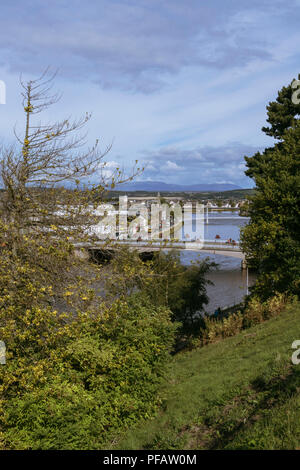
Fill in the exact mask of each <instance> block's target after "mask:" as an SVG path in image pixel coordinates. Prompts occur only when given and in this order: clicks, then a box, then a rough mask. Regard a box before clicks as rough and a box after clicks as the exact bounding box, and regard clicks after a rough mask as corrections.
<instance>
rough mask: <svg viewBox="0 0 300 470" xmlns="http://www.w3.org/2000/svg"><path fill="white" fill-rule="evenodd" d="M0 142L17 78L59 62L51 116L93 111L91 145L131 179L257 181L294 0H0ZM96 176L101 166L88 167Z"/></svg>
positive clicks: (296, 41)
mask: <svg viewBox="0 0 300 470" xmlns="http://www.w3.org/2000/svg"><path fill="white" fill-rule="evenodd" d="M1 18H2V24H1V29H0V80H2V81H3V82H4V83H5V85H6V104H0V140H1V141H2V142H4V143H7V142H11V141H12V140H13V138H14V134H13V127H14V126H15V125H16V129H17V130H18V131H19V132H20V133H21V134H22V132H23V127H22V125H23V122H24V112H23V109H22V105H21V96H20V92H21V89H20V83H19V79H20V74H22V78H23V80H25V81H26V80H30V79H35V78H37V77H38V76H40V75H41V73H42V72H43V71H44V70H45V69H46V67H48V66H49V67H50V69H51V70H52V71H56V70H57V71H58V73H57V76H56V78H55V84H54V87H55V90H57V91H59V92H61V93H62V97H61V100H60V101H59V102H58V103H56V104H55V105H53V107H52V108H49V109H48V110H47V111H46V112H45V116H44V117H43V119H44V120H45V121H47V122H51V121H56V120H57V119H60V118H64V117H69V116H72V117H77V116H80V115H82V114H84V113H85V112H91V113H92V118H91V120H90V121H89V123H88V130H89V133H88V138H87V139H88V144H90V145H92V144H93V143H94V141H95V140H96V139H99V142H100V145H101V146H102V148H103V149H105V148H106V146H108V145H110V144H111V143H112V149H111V151H110V152H109V154H108V155H107V157H106V159H107V160H108V161H109V164H108V168H114V167H115V166H121V167H122V168H125V169H128V171H130V170H129V169H130V168H131V167H132V165H133V162H134V161H135V160H136V159H137V160H138V161H139V163H140V164H141V166H145V170H144V172H143V174H142V175H140V176H139V177H138V180H147V181H150V180H152V181H163V182H166V183H177V184H185V185H186V184H201V183H205V184H208V183H230V184H236V185H238V186H240V187H243V188H247V187H252V186H253V182H252V181H251V180H250V179H249V178H247V177H246V176H245V175H244V171H245V165H244V156H245V155H247V156H251V155H253V154H254V153H255V152H256V151H257V150H262V149H264V148H265V147H268V146H271V145H273V140H272V138H270V137H268V136H266V135H265V134H264V133H263V132H261V127H262V126H264V125H265V124H266V117H267V115H266V105H267V104H268V102H269V101H272V100H274V99H275V98H276V96H277V92H278V90H280V89H281V88H282V86H284V85H288V84H289V83H290V82H291V81H292V80H293V79H294V78H298V74H299V73H300V27H299V25H300V0H290V1H289V2H287V1H286V0H268V1H266V0H259V1H257V0H251V2H249V1H244V0H226V2H224V1H223V0H211V1H209V2H208V1H204V0H136V1H134V0H86V1H85V2H82V1H78V0H72V1H70V0H68V1H66V0H52V1H51V2H50V3H49V2H45V1H42V0H39V1H38V0H32V1H30V0H22V1H17V0H15V1H13V0H2V1H1ZM93 178H94V181H95V182H97V175H95V176H94V177H93Z"/></svg>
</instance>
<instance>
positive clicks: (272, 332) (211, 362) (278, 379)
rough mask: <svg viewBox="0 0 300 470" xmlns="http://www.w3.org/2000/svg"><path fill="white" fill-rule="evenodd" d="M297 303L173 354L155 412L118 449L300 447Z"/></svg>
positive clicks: (299, 316) (299, 313)
mask: <svg viewBox="0 0 300 470" xmlns="http://www.w3.org/2000/svg"><path fill="white" fill-rule="evenodd" d="M296 339H300V304H294V305H293V306H289V307H288V308H287V309H286V310H285V311H284V312H283V313H282V314H281V315H280V316H278V317H276V318H273V319H271V320H269V321H267V322H265V323H262V324H260V325H257V326H255V327H253V328H251V329H248V330H245V331H243V332H242V333H240V334H238V335H236V336H234V337H232V338H228V339H226V340H223V341H220V342H219V343H216V344H211V345H208V346H205V347H204V348H202V349H200V350H196V351H191V352H186V353H182V354H179V355H177V356H175V357H174V358H173V359H172V362H171V364H170V371H169V375H168V380H167V383H166V384H165V386H164V389H163V394H164V402H163V405H162V409H161V411H160V413H159V414H158V416H157V417H155V418H154V419H152V420H148V421H146V422H144V423H140V424H139V425H138V426H136V427H135V428H134V429H130V430H129V431H128V432H127V433H126V436H124V438H123V439H122V440H120V441H119V442H118V443H117V444H114V447H117V448H121V449H295V448H299V447H300V365H292V363H291V355H292V353H293V350H292V349H291V345H292V342H293V341H294V340H296Z"/></svg>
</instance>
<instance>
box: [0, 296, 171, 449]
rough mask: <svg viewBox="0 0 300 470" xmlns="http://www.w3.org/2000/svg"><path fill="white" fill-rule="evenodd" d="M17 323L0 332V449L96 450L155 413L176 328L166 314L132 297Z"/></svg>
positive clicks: (29, 314) (43, 313) (32, 314)
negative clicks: (1, 349)
mask: <svg viewBox="0 0 300 470" xmlns="http://www.w3.org/2000/svg"><path fill="white" fill-rule="evenodd" d="M29 319H31V320H32V321H31V323H30V327H28V329H26V328H25V329H24V324H26V322H27V321H28V320H29ZM11 320H13V312H11ZM20 320H21V319H20V317H18V318H14V321H9V319H8V318H6V322H5V323H6V324H5V325H4V326H3V327H2V328H1V334H4V336H5V339H6V344H7V358H8V359H7V365H6V366H5V367H2V368H1V369H0V387H1V390H0V391H1V392H2V394H1V395H2V400H1V405H2V406H1V408H2V413H1V417H0V423H1V429H2V433H3V437H2V443H3V444H2V446H3V448H9V449H96V448H101V447H102V446H103V445H104V444H105V442H107V441H108V440H109V439H110V438H111V437H112V436H113V435H115V434H117V433H118V432H120V431H121V430H123V429H124V428H125V427H126V426H127V425H129V424H130V423H132V422H134V421H135V420H137V419H140V418H143V417H144V418H145V417H148V416H149V415H150V414H151V413H153V412H154V411H155V409H156V407H157V406H158V404H159V397H158V395H157V392H158V386H159V384H160V381H161V380H162V377H163V374H164V370H165V366H166V363H167V361H168V358H169V351H170V349H171V348H172V344H173V340H174V333H175V329H176V325H174V324H172V322H171V321H170V312H169V310H168V309H166V308H159V307H157V308H155V307H152V306H151V305H150V304H149V303H148V304H147V303H146V302H141V301H140V300H139V299H138V298H137V297H136V296H132V297H131V298H129V299H128V300H127V302H125V301H120V300H118V301H115V302H114V303H113V304H112V305H110V306H109V307H107V306H106V305H104V304H103V305H102V308H101V310H100V311H98V312H86V313H85V314H81V315H80V314H78V315H77V316H76V317H75V318H74V317H72V318H71V315H68V314H64V315H58V314H57V312H56V313H55V312H53V311H52V310H51V309H50V308H48V309H44V310H43V311H42V310H40V311H39V312H37V311H34V312H33V311H30V312H29V311H28V312H26V314H25V316H24V318H23V323H21V321H20ZM12 326H13V328H12ZM0 442H1V441H0Z"/></svg>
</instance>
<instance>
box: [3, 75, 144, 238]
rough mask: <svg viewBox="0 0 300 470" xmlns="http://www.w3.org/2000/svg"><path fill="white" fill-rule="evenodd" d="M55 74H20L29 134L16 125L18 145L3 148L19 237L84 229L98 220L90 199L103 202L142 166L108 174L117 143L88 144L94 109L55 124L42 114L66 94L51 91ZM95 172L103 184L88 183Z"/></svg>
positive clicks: (7, 210)
mask: <svg viewBox="0 0 300 470" xmlns="http://www.w3.org/2000/svg"><path fill="white" fill-rule="evenodd" d="M54 77H55V74H53V75H51V76H49V73H48V70H46V72H45V73H43V75H42V76H41V77H40V78H38V79H37V80H30V81H28V82H25V83H24V82H23V81H22V79H21V80H20V82H21V86H22V89H23V91H22V98H23V108H24V112H25V123H24V131H23V135H20V134H19V133H18V132H17V131H16V129H14V131H15V137H16V143H15V145H13V146H10V147H9V148H7V147H6V148H3V149H2V152H1V158H0V175H1V179H2V182H3V186H4V192H3V194H2V198H1V209H0V210H1V218H2V220H5V221H6V222H7V223H12V224H13V227H14V231H15V234H14V243H16V238H18V237H19V236H20V234H23V233H25V232H30V233H33V232H39V233H41V231H45V230H46V228H47V227H55V229H56V231H57V230H58V227H59V228H61V227H63V226H64V230H65V232H66V228H67V227H68V232H69V235H70V233H72V236H73V237H74V234H75V232H76V230H77V235H78V234H80V233H81V234H83V233H84V231H83V230H82V224H85V225H86V224H87V221H88V220H90V221H91V220H92V219H91V217H88V210H87V208H88V207H89V206H90V204H91V203H92V202H93V201H95V200H96V201H97V202H99V200H100V199H101V196H102V195H103V193H104V192H105V190H107V189H108V188H110V187H111V188H113V187H115V185H116V184H119V183H121V182H124V181H128V180H131V179H132V178H133V177H134V176H135V175H136V174H138V173H139V171H140V169H139V168H137V166H136V165H135V166H134V168H133V169H132V171H131V174H130V175H128V176H125V175H124V171H123V170H121V169H120V168H116V169H114V171H113V172H110V173H109V176H107V171H106V162H105V161H104V157H105V156H106V155H107V153H108V152H109V151H110V149H111V145H109V146H107V147H106V148H105V149H104V151H101V150H100V148H99V141H98V140H97V141H96V142H95V144H94V145H93V146H91V147H87V148H86V144H87V141H86V137H87V134H86V132H84V133H82V132H81V131H83V130H84V129H85V127H86V124H87V123H88V121H89V120H90V118H91V115H90V114H88V113H86V114H85V115H84V116H82V117H80V118H79V119H77V120H71V119H70V118H68V119H64V120H62V121H58V122H55V123H54V124H48V123H41V122H40V121H38V120H37V119H36V116H37V115H39V114H40V113H42V112H44V111H46V110H47V109H48V107H49V106H51V105H53V104H55V103H56V102H57V101H58V100H59V99H60V96H59V95H57V94H51V89H52V85H53V80H54ZM136 164H137V162H136ZM91 175H93V176H94V178H95V177H97V179H98V182H97V184H94V185H93V186H92V187H90V186H87V185H86V187H85V189H83V187H82V184H83V183H84V182H86V179H87V177H89V176H91ZM80 185H81V186H80ZM87 188H88V189H87ZM89 215H90V216H91V215H92V214H91V213H90V214H89ZM75 229H76V230H75Z"/></svg>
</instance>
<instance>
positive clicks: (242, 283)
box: [180, 211, 255, 313]
mask: <svg viewBox="0 0 300 470" xmlns="http://www.w3.org/2000/svg"><path fill="white" fill-rule="evenodd" d="M248 220H249V219H248V218H247V217H240V216H239V215H238V212H237V211H226V212H225V211H222V212H221V211H212V212H209V214H208V223H207V224H205V225H204V239H205V240H214V239H215V237H216V235H219V237H220V239H221V240H228V239H229V238H231V239H233V240H236V241H239V239H240V228H241V227H243V226H244V225H246V224H247V223H248ZM180 256H181V262H182V263H183V264H186V265H188V264H190V263H191V261H195V260H196V259H197V258H200V259H205V258H207V257H209V259H210V260H211V261H214V262H215V263H217V264H218V265H219V267H218V269H217V270H214V271H212V272H211V273H209V274H208V275H207V279H209V280H211V281H212V282H213V283H214V285H213V286H207V293H208V296H209V299H210V301H209V304H208V305H207V306H206V308H205V310H206V311H207V312H208V313H213V312H214V311H215V310H216V309H217V308H218V307H221V308H224V307H227V306H231V305H234V304H237V303H240V302H241V301H242V300H243V298H244V296H245V295H246V294H247V272H246V270H242V269H241V260H240V259H238V258H233V257H229V256H223V255H218V254H215V255H208V254H207V253H205V254H204V253H200V254H199V252H195V251H190V250H182V251H181V253H180ZM254 281H255V274H253V273H248V285H249V286H251V285H252V284H253V283H254Z"/></svg>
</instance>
